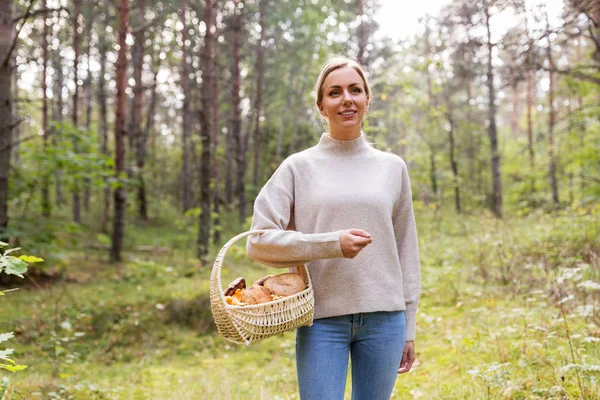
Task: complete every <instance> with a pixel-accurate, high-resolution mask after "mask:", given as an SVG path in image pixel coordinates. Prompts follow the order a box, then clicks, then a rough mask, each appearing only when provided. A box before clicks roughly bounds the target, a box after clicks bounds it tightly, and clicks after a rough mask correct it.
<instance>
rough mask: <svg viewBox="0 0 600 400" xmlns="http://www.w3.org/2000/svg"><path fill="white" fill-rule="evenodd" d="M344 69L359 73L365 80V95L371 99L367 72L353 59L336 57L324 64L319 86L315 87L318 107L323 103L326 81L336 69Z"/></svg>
mask: <svg viewBox="0 0 600 400" xmlns="http://www.w3.org/2000/svg"><path fill="white" fill-rule="evenodd" d="M344 67H350V68H354V70H356V72H358V75H360V77H361V78H362V80H363V85H364V87H365V94H366V95H367V97H368V98H369V99H370V98H371V88H370V87H369V82H368V81H367V78H365V72H364V71H363V68H362V66H361V65H360V64H359V63H358V62H356V60H353V59H352V58H348V57H344V56H335V57H332V58H330V59H329V60H327V62H325V64H323V67H322V68H321V73H319V78H318V79H317V85H316V86H315V99H316V101H317V105H320V104H321V102H322V101H323V83H325V79H327V76H329V74H330V73H332V72H333V71H335V70H336V69H340V68H344ZM367 106H368V104H367Z"/></svg>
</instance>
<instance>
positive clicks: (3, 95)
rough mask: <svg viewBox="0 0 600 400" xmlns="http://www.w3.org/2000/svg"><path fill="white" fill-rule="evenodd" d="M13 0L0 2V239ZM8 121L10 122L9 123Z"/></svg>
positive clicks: (4, 199) (8, 139)
mask: <svg viewBox="0 0 600 400" xmlns="http://www.w3.org/2000/svg"><path fill="white" fill-rule="evenodd" d="M12 7H13V2H12V0H9V1H3V2H0V121H3V123H1V124H0V240H2V241H6V237H5V234H4V231H5V230H6V228H7V227H8V182H9V172H10V153H11V148H12V146H11V143H12V129H11V128H12V127H11V125H12V93H11V91H10V80H11V75H12V68H11V65H10V57H7V55H8V52H9V49H10V46H11V43H12V40H13V36H14V32H13V26H12V22H13V21H12ZM7 122H8V123H7Z"/></svg>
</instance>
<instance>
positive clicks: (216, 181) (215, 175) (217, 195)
mask: <svg viewBox="0 0 600 400" xmlns="http://www.w3.org/2000/svg"><path fill="white" fill-rule="evenodd" d="M217 13H218V10H215V15H214V16H213V17H214V26H215V40H214V46H215V51H214V59H213V68H212V73H213V77H212V84H213V88H212V91H213V96H212V119H213V122H212V128H213V130H212V145H211V147H212V154H213V157H212V173H211V180H212V182H213V183H212V184H211V186H212V187H213V193H212V195H213V208H214V220H213V227H214V229H213V231H214V233H213V243H216V244H218V243H220V242H221V217H220V213H221V204H220V203H221V179H220V175H221V171H220V168H219V159H218V157H217V148H218V147H219V51H220V46H219V41H218V40H217V39H218V37H219V32H218V29H217Z"/></svg>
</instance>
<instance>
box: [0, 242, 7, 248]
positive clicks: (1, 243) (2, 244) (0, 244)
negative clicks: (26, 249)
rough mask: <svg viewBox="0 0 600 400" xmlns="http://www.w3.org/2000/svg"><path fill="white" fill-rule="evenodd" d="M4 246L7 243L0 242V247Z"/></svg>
mask: <svg viewBox="0 0 600 400" xmlns="http://www.w3.org/2000/svg"><path fill="white" fill-rule="evenodd" d="M6 246H8V243H5V242H0V247H6Z"/></svg>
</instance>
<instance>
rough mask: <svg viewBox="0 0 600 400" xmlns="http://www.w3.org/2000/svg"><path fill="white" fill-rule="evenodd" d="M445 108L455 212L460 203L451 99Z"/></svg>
mask: <svg viewBox="0 0 600 400" xmlns="http://www.w3.org/2000/svg"><path fill="white" fill-rule="evenodd" d="M447 103H448V105H447V109H448V111H447V112H446V119H447V120H448V125H449V128H448V143H449V145H450V146H449V149H448V150H449V153H450V154H449V156H450V168H451V169H452V178H453V186H454V206H455V207H456V212H457V213H459V214H460V213H461V212H462V209H461V205H460V187H459V183H458V180H459V178H458V177H459V175H458V163H457V162H456V154H455V151H454V147H455V143H454V117H453V116H452V103H451V99H450V98H448V99H447Z"/></svg>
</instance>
